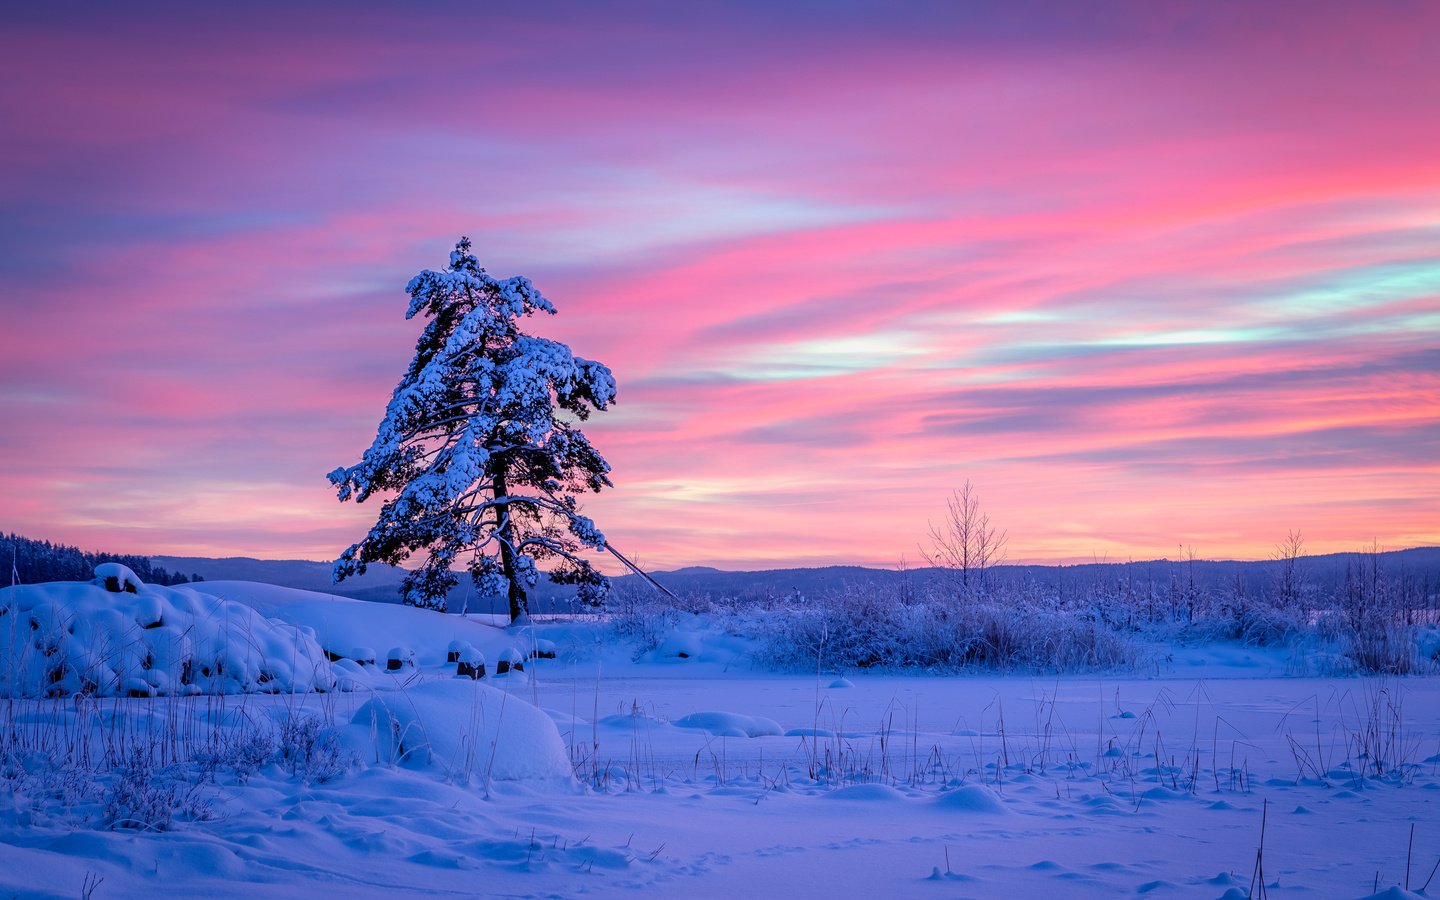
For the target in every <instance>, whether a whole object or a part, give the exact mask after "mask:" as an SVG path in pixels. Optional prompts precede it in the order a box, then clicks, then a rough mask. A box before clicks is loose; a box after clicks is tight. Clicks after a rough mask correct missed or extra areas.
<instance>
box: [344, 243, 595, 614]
mask: <svg viewBox="0 0 1440 900" xmlns="http://www.w3.org/2000/svg"><path fill="white" fill-rule="evenodd" d="M405 290H406V292H407V293H408V294H409V295H410V309H409V311H408V312H407V313H406V314H405V317H406V318H407V319H408V318H412V317H413V316H415V315H416V314H418V313H422V312H423V313H424V314H425V315H426V316H427V317H429V319H430V322H429V324H427V325H426V327H425V331H424V333H423V334H421V336H420V339H419V341H418V342H417V343H416V345H415V359H414V361H413V362H411V363H410V368H409V370H408V371H407V372H406V373H405V377H404V378H402V379H401V380H400V383H399V384H398V385H397V386H396V388H395V393H394V395H393V396H392V397H391V399H390V404H389V406H388V407H387V408H386V410H385V418H384V420H383V421H381V423H380V427H379V430H378V432H377V434H376V435H375V442H374V443H373V444H371V445H370V449H368V450H366V451H365V455H364V458H363V459H362V460H361V461H360V463H359V464H358V465H354V466H350V467H348V468H346V467H343V466H342V467H340V468H337V469H336V470H335V471H333V472H331V473H330V476H329V477H330V481H331V483H333V484H334V485H335V486H336V488H337V489H338V492H339V495H340V500H341V501H342V502H343V501H345V500H352V499H353V500H354V501H356V502H357V503H358V502H362V501H364V500H365V499H366V498H368V497H370V496H371V495H372V494H374V493H376V492H377V491H394V492H395V495H394V496H393V497H392V498H391V499H388V500H386V501H385V503H384V505H383V507H382V508H381V510H380V516H379V519H378V520H377V521H376V523H375V526H374V527H373V528H371V529H370V533H369V534H368V535H366V536H365V539H364V540H362V541H360V542H359V543H358V544H355V545H353V546H351V547H350V548H349V549H348V550H346V551H345V552H344V553H343V554H341V556H340V558H339V559H338V560H336V561H335V580H336V581H341V580H343V579H344V578H345V577H346V576H348V575H354V574H359V573H363V572H364V571H365V566H366V564H367V563H371V562H385V563H390V564H392V565H399V564H400V563H402V562H404V561H405V560H406V559H408V558H409V557H410V556H411V554H414V553H416V552H418V551H422V550H423V551H425V553H426V556H425V561H424V563H423V565H421V566H420V567H419V568H418V569H416V570H415V571H414V572H412V573H411V574H410V575H409V576H407V577H406V579H405V581H404V585H403V596H404V600H405V602H406V603H410V604H413V605H415V606H422V607H427V608H431V609H444V608H445V595H446V592H447V591H448V590H449V589H450V588H451V587H454V586H455V585H456V584H457V583H458V578H457V577H456V575H455V573H454V571H453V569H454V567H455V566H457V565H462V566H463V567H464V568H465V569H466V570H467V571H468V572H469V574H470V576H471V578H473V579H474V581H475V585H476V588H477V590H479V591H480V592H481V593H482V594H491V595H493V594H497V593H501V594H504V595H506V596H507V597H508V599H509V603H510V618H511V619H512V620H515V619H519V618H521V617H522V616H524V615H525V614H526V613H527V610H528V601H527V593H526V588H527V587H532V586H534V585H535V583H536V581H537V578H538V568H537V564H543V563H547V562H553V563H556V565H555V567H554V568H553V569H552V571H551V572H550V577H551V579H552V580H554V581H557V582H560V583H564V584H576V585H579V589H580V597H581V599H582V600H585V601H587V602H589V603H592V604H598V603H599V602H600V601H601V600H602V599H603V597H604V594H605V591H606V590H607V589H608V587H609V584H608V582H607V580H606V579H605V577H604V576H603V575H601V574H600V573H599V572H598V571H596V570H595V568H594V567H593V566H591V565H590V563H589V562H588V561H587V560H585V559H584V558H582V557H581V555H580V554H581V552H583V551H584V550H585V549H587V548H589V549H594V550H603V549H605V536H604V535H603V534H601V533H600V531H598V530H597V529H596V527H595V523H594V522H592V521H591V520H590V519H588V518H586V517H584V516H582V515H580V513H579V505H578V503H577V502H576V495H577V494H580V493H583V492H585V491H598V490H600V489H601V488H602V487H609V486H610V479H609V477H608V473H609V471H610V466H609V464H608V463H606V462H605V460H604V459H603V458H602V457H601V456H600V454H599V453H597V452H596V450H595V448H594V447H592V446H591V445H590V441H589V440H587V439H586V437H585V435H584V434H583V433H582V432H581V431H580V429H579V428H577V427H576V426H575V424H574V422H575V420H581V421H583V420H584V419H586V418H588V417H589V415H590V412H591V411H592V410H596V409H601V410H603V409H606V408H607V407H608V406H609V405H610V404H611V403H612V402H613V401H614V399H615V379H614V377H613V376H612V375H611V374H610V370H609V369H608V368H606V367H605V366H603V365H601V364H600V363H597V362H592V361H591V360H588V359H581V358H580V357H578V356H575V355H574V354H572V353H571V352H570V348H569V347H567V346H565V345H564V344H561V343H559V342H557V341H551V340H546V339H544V338H538V337H533V336H531V335H528V334H526V333H524V332H523V331H521V329H520V320H521V319H522V318H523V317H525V316H528V315H531V314H532V313H535V312H537V311H538V312H545V313H549V314H551V315H554V313H555V307H554V306H552V305H551V304H550V301H549V300H546V299H545V298H544V297H542V296H541V295H540V292H539V291H537V290H535V287H534V286H533V285H532V284H531V283H530V281H529V279H527V278H523V277H520V276H516V277H514V278H507V279H504V280H499V279H496V278H493V277H492V276H490V275H489V274H487V273H486V271H485V270H484V269H483V268H481V267H480V263H479V262H478V261H477V260H476V258H475V257H474V256H473V255H472V254H471V252H470V240H469V239H468V238H463V237H462V238H461V239H460V242H459V243H458V244H456V245H455V250H454V251H453V252H452V253H451V254H450V266H449V267H448V268H447V269H445V271H443V272H432V271H430V270H426V271H424V272H421V273H420V274H419V275H417V276H415V277H414V278H412V279H411V280H410V283H409V284H408V285H407V286H406V288H405Z"/></svg>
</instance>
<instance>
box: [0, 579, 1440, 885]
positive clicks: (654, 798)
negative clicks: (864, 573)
mask: <svg viewBox="0 0 1440 900" xmlns="http://www.w3.org/2000/svg"><path fill="white" fill-rule="evenodd" d="M122 582H123V579H122ZM105 603H109V604H110V605H111V606H112V607H113V608H112V610H111V611H110V613H108V614H107V615H108V619H107V620H106V621H108V623H109V624H108V626H107V628H108V630H106V629H101V628H99V626H96V625H94V622H95V621H96V620H97V616H98V615H99V614H98V613H97V610H99V609H100V608H101V607H102V605H103V604H105ZM0 606H3V607H5V608H7V609H8V612H7V614H6V615H5V616H3V617H0V630H4V631H5V633H6V634H7V635H8V637H7V638H6V641H5V643H4V647H5V651H4V652H5V654H8V656H3V655H0V658H3V659H8V670H9V676H8V678H9V680H8V682H6V684H8V685H9V693H10V694H12V695H15V694H20V693H25V692H24V691H22V690H20V687H21V686H23V685H38V686H39V687H40V688H41V690H40V691H39V692H40V693H43V692H44V691H43V688H44V686H45V685H46V684H52V683H53V684H68V682H64V679H65V678H70V677H72V675H73V671H74V670H75V669H76V668H77V667H79V666H81V664H83V663H85V661H86V657H85V656H84V654H83V653H82V652H81V650H80V648H79V646H78V645H76V646H70V647H68V648H67V649H63V650H62V649H60V645H61V644H65V643H66V640H60V639H58V638H59V635H60V634H61V633H63V634H65V635H67V636H68V640H79V639H80V638H81V637H86V636H89V638H90V639H91V640H92V641H94V640H99V638H98V637H97V635H104V636H105V640H106V641H108V645H107V646H109V648H110V652H109V653H108V654H100V655H102V656H105V657H106V659H107V660H108V662H106V665H107V666H108V668H107V669H104V671H107V672H109V673H110V674H111V675H112V676H113V678H114V679H115V681H114V684H115V685H117V689H116V690H106V689H104V688H103V687H102V686H101V685H100V684H98V683H97V684H95V685H94V688H95V689H94V691H93V692H92V693H89V694H85V695H82V696H79V697H77V696H76V695H75V694H74V692H73V691H59V690H57V691H55V692H54V693H57V694H60V696H55V697H49V698H46V697H32V698H29V699H14V700H0V724H3V726H4V728H5V729H6V731H5V732H4V735H3V737H0V740H3V741H4V742H5V743H4V744H3V747H4V748H5V749H4V751H3V753H0V894H3V895H6V896H9V895H12V894H14V895H18V896H27V897H30V896H55V897H76V896H81V895H82V894H83V893H84V892H85V891H86V890H87V889H89V888H92V887H93V888H94V890H93V894H92V895H93V896H94V897H96V898H104V897H133V896H142V895H150V896H154V895H158V894H163V895H186V896H207V897H216V898H219V897H254V896H290V897H313V896H315V895H317V894H335V895H343V896H347V897H396V896H410V895H416V894H431V895H442V896H443V895H455V896H475V895H483V896H542V897H549V896H554V897H569V896H576V895H582V894H584V895H592V896H634V895H637V894H639V895H667V896H686V897H708V896H792V897H810V896H840V897H850V896H901V897H932V896H933V897H945V898H951V897H995V896H1021V897H1028V896H1048V897H1111V896H1117V895H1137V894H1144V895H1146V896H1156V897H1210V898H1216V897H1224V896H1232V897H1234V896H1246V895H1247V894H1250V892H1251V884H1252V880H1254V881H1256V883H1257V886H1256V887H1255V889H1254V894H1253V895H1254V896H1260V895H1261V894H1262V893H1265V894H1268V895H1273V896H1276V897H1279V896H1310V897H1363V896H1367V895H1370V894H1372V893H1374V892H1376V891H1377V890H1379V891H1381V892H1384V891H1387V890H1388V891H1390V894H1389V895H1390V896H1405V895H1406V894H1404V893H1403V892H1402V891H1400V890H1399V889H1398V886H1403V885H1404V884H1405V883H1406V881H1407V877H1408V881H1409V884H1410V887H1411V890H1412V892H1418V891H1419V890H1420V888H1421V887H1422V886H1423V885H1425V884H1426V882H1427V880H1428V879H1429V877H1430V876H1431V874H1432V867H1434V866H1435V865H1436V863H1437V861H1440V680H1437V679H1435V678H1426V677H1408V678H1390V679H1380V678H1362V677H1346V678H1316V677H1294V676H1292V675H1290V674H1287V673H1290V672H1294V671H1297V669H1301V668H1303V667H1297V665H1296V660H1295V659H1294V658H1293V656H1292V655H1291V654H1289V653H1287V652H1286V651H1284V650H1262V649H1254V648H1245V647H1239V646H1235V645H1219V644H1216V645H1208V646H1202V647H1191V648H1168V649H1166V650H1165V652H1163V653H1160V654H1158V655H1156V656H1155V658H1156V659H1158V660H1159V662H1156V663H1154V664H1153V665H1152V666H1150V667H1149V668H1148V669H1147V670H1146V671H1145V672H1142V673H1139V674H1134V673H1126V674H1122V675H1107V676H1098V675H1086V676H1072V675H1062V676H1054V675H1040V674H1026V675H1008V676H1000V675H963V676H946V677H941V676H922V675H893V674H870V673H851V674H847V675H846V676H845V677H843V678H842V677H837V676H836V675H835V674H833V673H819V674H817V673H813V672H812V673H810V674H777V673H774V672H770V671H766V670H765V669H764V668H763V667H761V666H759V665H757V664H756V662H755V660H754V657H753V655H752V654H751V652H750V650H751V648H750V647H749V646H747V644H746V643H745V642H744V641H743V640H740V639H738V638H735V637H732V636H727V635H724V634H720V633H716V632H714V631H707V630H705V629H704V627H703V622H701V621H698V620H696V621H694V622H691V623H690V625H689V626H688V627H682V628H680V629H678V630H677V631H675V632H674V633H672V634H670V635H669V636H667V637H666V638H665V639H663V640H661V641H660V642H659V644H658V646H657V647H656V648H655V649H654V650H652V651H649V652H647V653H645V654H642V655H640V656H639V657H638V658H637V657H636V650H635V648H634V647H632V646H629V645H627V644H625V643H624V642H623V641H620V640H618V639H617V638H615V637H614V635H613V634H612V633H611V632H609V631H608V630H607V628H606V627H605V625H604V624H603V622H601V621H599V620H590V621H582V622H574V623H563V624H559V623H551V624H537V625H534V626H533V627H529V628H522V629H515V630H511V629H506V628H504V627H501V626H500V624H499V623H495V622H492V621H487V620H482V619H478V618H471V619H462V618H460V617H456V616H445V615H442V614H439V613H431V612H426V611H422V610H415V609H410V608H405V607H395V606H385V605H379V604H369V603H363V602H359V601H352V600H346V599H343V598H335V597H330V596H329V595H324V594H314V593H309V592H303V591H293V590H288V589H284V588H275V587H270V586H265V585H254V584H247V583H240V582H229V583H227V582H206V583H203V584H200V585H196V586H193V587H185V588H176V589H161V588H152V587H150V586H144V585H141V586H138V589H137V591H136V592H135V593H134V594H128V593H127V592H125V591H124V590H123V584H122V590H120V591H118V592H117V591H113V590H112V591H106V590H105V589H104V587H103V585H97V586H79V585H64V586H58V585H52V586H28V587H20V588H16V589H6V590H4V591H0ZM240 607H243V609H240ZM157 609H158V611H159V612H160V613H161V616H160V617H159V618H156V617H155V613H156V612H157ZM37 610H38V612H36V611H37ZM252 611H253V613H255V614H258V616H254V617H252V616H251V612H252ZM167 615H168V616H169V618H168V619H166V616H167ZM183 616H190V617H191V618H189V619H184V621H183V622H182V618H183ZM142 620H146V621H142ZM32 621H35V622H37V623H40V624H39V625H37V626H36V627H32V626H31V622H32ZM226 622H228V623H230V625H229V626H228V627H229V629H230V630H229V633H230V634H232V635H233V634H238V633H244V634H246V635H248V637H247V638H246V639H245V640H246V641H248V644H247V646H249V647H251V648H252V649H253V648H254V647H257V646H259V647H262V648H263V649H264V650H265V652H266V653H268V654H270V655H272V656H279V655H283V654H288V662H287V663H286V665H285V667H283V670H282V668H281V667H279V666H276V665H269V664H265V665H262V664H260V663H256V662H254V661H253V660H252V658H251V656H249V655H247V652H248V651H247V652H241V648H238V647H235V648H229V650H228V651H225V652H229V653H230V656H229V657H226V658H233V659H234V661H235V662H234V663H233V664H232V665H231V666H230V667H228V668H227V669H226V671H227V672H229V673H231V675H230V676H229V677H230V680H229V681H223V682H222V681H212V682H211V683H209V685H208V686H206V685H205V683H204V682H203V681H202V680H201V679H200V678H199V677H198V676H197V675H196V674H195V673H196V672H198V671H199V668H198V667H199V666H201V665H202V664H204V663H206V662H207V660H206V659H202V658H201V657H203V656H207V655H208V657H217V655H220V654H221V650H222V649H223V648H217V647H216V646H215V645H214V644H213V642H212V643H206V641H210V640H211V636H213V634H215V633H218V631H217V629H219V630H221V631H223V629H221V628H220V625H221V624H223V623H226ZM240 622H244V623H248V627H246V628H243V629H241V628H237V627H236V624H235V623H240ZM85 623H90V624H88V625H87V624H85ZM157 623H158V624H157ZM217 623H219V624H217ZM72 626H73V632H72V631H71V628H72ZM172 626H173V628H174V630H173V631H167V629H170V628H172ZM47 628H52V631H51V632H47V631H46V629H47ZM56 628H58V629H59V630H58V631H53V629H56ZM87 628H88V629H89V630H88V631H87V630H86V629H87ZM46 634H50V635H51V636H52V637H53V638H55V639H47V638H45V635H46ZM167 634H168V635H169V638H168V641H169V642H168V643H167V642H166V641H165V640H162V636H164V635H167ZM257 634H258V635H261V637H262V638H263V640H262V639H261V638H257V637H256V635H257ZM286 635H289V636H290V637H289V643H288V644H286V643H284V642H285V640H286V637H285V636H286ZM185 642H188V643H185ZM37 644H39V645H41V646H39V647H38V648H37ZM52 645H53V646H55V647H56V648H57V649H56V650H55V651H53V652H51V653H49V654H48V655H47V654H46V653H45V649H46V648H47V647H49V646H52ZM312 646H318V647H320V648H323V652H324V653H328V654H329V655H330V656H331V657H339V659H338V660H337V661H334V662H333V663H332V662H330V661H327V660H325V659H324V657H323V655H322V656H321V657H320V659H319V660H318V661H317V660H316V659H315V658H314V654H313V652H312V651H311V650H310V648H311V647H312ZM552 646H553V649H554V650H555V651H556V652H557V657H556V658H555V659H546V658H536V657H535V656H534V654H535V653H536V652H545V651H548V650H550V649H551V648H552ZM137 648H139V649H137ZM177 648H178V649H177ZM186 648H188V653H189V656H188V657H187V656H186ZM452 649H453V651H454V652H455V653H456V654H459V655H460V656H461V657H462V659H465V660H467V661H469V662H471V663H472V664H477V665H478V664H479V663H480V662H481V658H482V657H483V662H484V664H485V666H486V677H485V678H484V679H482V680H480V681H478V682H477V681H473V680H471V679H469V678H457V677H456V675H455V670H456V668H457V664H456V663H453V662H447V656H448V655H449V654H450V653H451V651H452ZM142 651H143V652H142ZM392 651H393V652H392ZM512 653H513V656H512ZM681 654H683V656H682V655H681ZM62 656H63V657H64V658H65V659H67V660H71V661H72V662H71V664H70V666H69V669H67V672H66V673H62V675H61V676H59V679H60V680H57V681H55V682H50V681H49V678H50V677H51V675H50V674H49V673H50V672H52V671H54V668H55V667H54V664H53V660H55V659H56V658H57V657H62ZM391 656H394V657H395V658H396V659H397V663H396V664H397V665H398V668H396V669H394V670H393V671H386V669H387V660H388V659H389V658H390V657H391ZM357 657H358V658H366V657H373V658H374V659H375V663H374V664H362V663H357V662H355V661H354V660H355V659H356V658H357ZM524 657H530V658H528V659H524V663H523V665H524V670H523V671H522V672H515V671H511V672H508V673H506V674H504V675H497V674H496V668H497V664H498V663H499V662H500V661H501V660H502V659H506V660H507V661H508V660H510V659H519V658H524ZM187 658H188V659H190V660H191V662H190V669H189V671H188V674H186V673H185V670H184V665H185V659H187ZM302 659H303V661H304V663H305V665H303V666H302V665H299V664H298V663H299V661H301V660H302ZM210 661H213V660H210ZM146 662H148V663H149V665H148V666H146V665H145V663H146ZM245 666H249V667H250V668H249V669H246V670H245V672H240V671H239V669H238V668H237V667H245ZM262 670H263V671H264V672H265V673H266V674H267V675H269V676H270V677H269V678H267V679H266V680H264V681H263V682H262V681H260V680H259V674H260V672H261V671H262ZM96 671H100V670H99V669H96ZM246 673H248V674H249V676H251V677H250V683H249V684H248V686H247V685H245V684H244V682H245V675H246ZM182 675H185V677H181V676H182ZM282 676H283V678H284V679H286V682H285V683H286V684H293V685H298V686H304V687H322V688H325V687H332V686H333V687H335V688H338V689H337V690H326V691H325V692H323V693H317V692H309V693H299V694H294V693H289V692H288V690H280V689H279V688H278V686H277V682H278V681H279V680H280V679H281V677H282ZM73 677H74V678H76V679H78V678H80V676H79V675H73ZM127 679H128V680H127ZM187 681H188V683H189V684H201V685H202V689H201V690H200V691H199V692H197V691H195V690H191V689H190V688H189V686H188V684H182V683H184V682H187ZM76 684H77V685H78V684H79V682H78V681H77V682H76ZM242 688H244V689H246V690H248V691H262V693H252V692H245V693H242V692H240V690H241V689H242ZM219 690H226V691H228V692H227V693H216V692H215V691H219ZM268 691H275V692H273V693H271V692H268ZM30 693H35V691H31V692H30ZM152 693H153V694H155V696H153V697H152V696H149V695H150V694H152ZM105 694H112V695H116V696H104V695H105ZM107 759H108V760H109V762H105V760H107ZM116 761H118V762H119V765H118V766H114V765H112V763H114V762H116ZM161 826H164V827H163V828H162V827H161ZM1412 828H1413V843H1412ZM1262 829H1263V856H1261V862H1262V863H1263V872H1264V876H1263V884H1264V885H1265V888H1264V890H1263V892H1262V889H1261V888H1260V887H1259V886H1258V885H1259V884H1260V883H1261V880H1260V879H1258V878H1256V877H1255V870H1256V863H1257V855H1261V854H1260V852H1259V851H1260V849H1261V846H1262ZM1407 858H1408V862H1407ZM1407 867H1408V876H1407ZM97 883H98V886H96V885H97ZM1429 894H1430V895H1431V896H1434V895H1436V894H1440V875H1436V876H1435V880H1434V881H1433V882H1430V888H1429Z"/></svg>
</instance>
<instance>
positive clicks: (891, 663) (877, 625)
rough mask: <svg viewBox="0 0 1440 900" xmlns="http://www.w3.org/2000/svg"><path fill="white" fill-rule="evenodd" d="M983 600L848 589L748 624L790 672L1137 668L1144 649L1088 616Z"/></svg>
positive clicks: (1023, 600)
mask: <svg viewBox="0 0 1440 900" xmlns="http://www.w3.org/2000/svg"><path fill="white" fill-rule="evenodd" d="M991 597H992V598H994V599H990V600H987V601H984V602H981V601H978V600H973V599H962V598H955V597H953V596H948V595H946V594H943V593H940V592H935V593H933V594H930V595H928V596H922V597H912V598H911V600H910V602H901V598H900V594H899V593H898V592H896V591H890V590H885V589H880V590H876V589H864V590H861V589H849V590H844V591H839V592H836V593H832V594H830V595H827V596H822V597H818V598H813V599H812V600H811V602H810V603H809V604H807V605H806V606H805V607H801V608H791V607H782V608H778V609H774V610H770V611H768V612H766V613H764V614H758V615H754V616H751V617H749V619H748V620H747V621H748V626H747V630H748V632H749V633H750V634H752V635H753V636H754V637H756V638H758V639H760V640H761V641H762V642H763V646H764V649H763V651H762V655H763V656H764V657H765V658H767V659H770V660H773V661H774V663H775V664H776V665H778V666H781V667H784V668H795V669H802V668H815V667H817V666H819V667H820V668H825V669H835V668H871V667H887V668H916V667H937V668H942V669H953V670H958V669H965V668H970V667H981V668H987V669H1002V670H1004V669H1014V668H1029V669H1043V670H1048V671H1059V670H1064V671H1077V670H1088V669H1110V668H1116V667H1121V666H1127V665H1132V664H1133V663H1134V662H1135V661H1136V660H1137V659H1138V656H1139V648H1138V647H1137V646H1136V645H1135V644H1134V642H1133V641H1132V640H1129V639H1127V638H1126V637H1124V636H1123V635H1121V634H1118V633H1116V632H1115V631H1113V630H1111V629H1109V628H1106V627H1104V626H1103V625H1101V624H1100V623H1099V622H1097V621H1096V620H1095V619H1094V618H1093V617H1090V616H1088V615H1086V614H1085V613H1084V612H1083V611H1077V610H1068V609H1062V608H1058V607H1056V606H1054V605H1049V604H1046V603H1044V602H1042V601H1041V600H1039V599H1037V598H1033V597H1020V596H1012V597H1004V598H1003V599H1002V598H1000V597H999V596H997V595H995V594H992V595H991Z"/></svg>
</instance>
